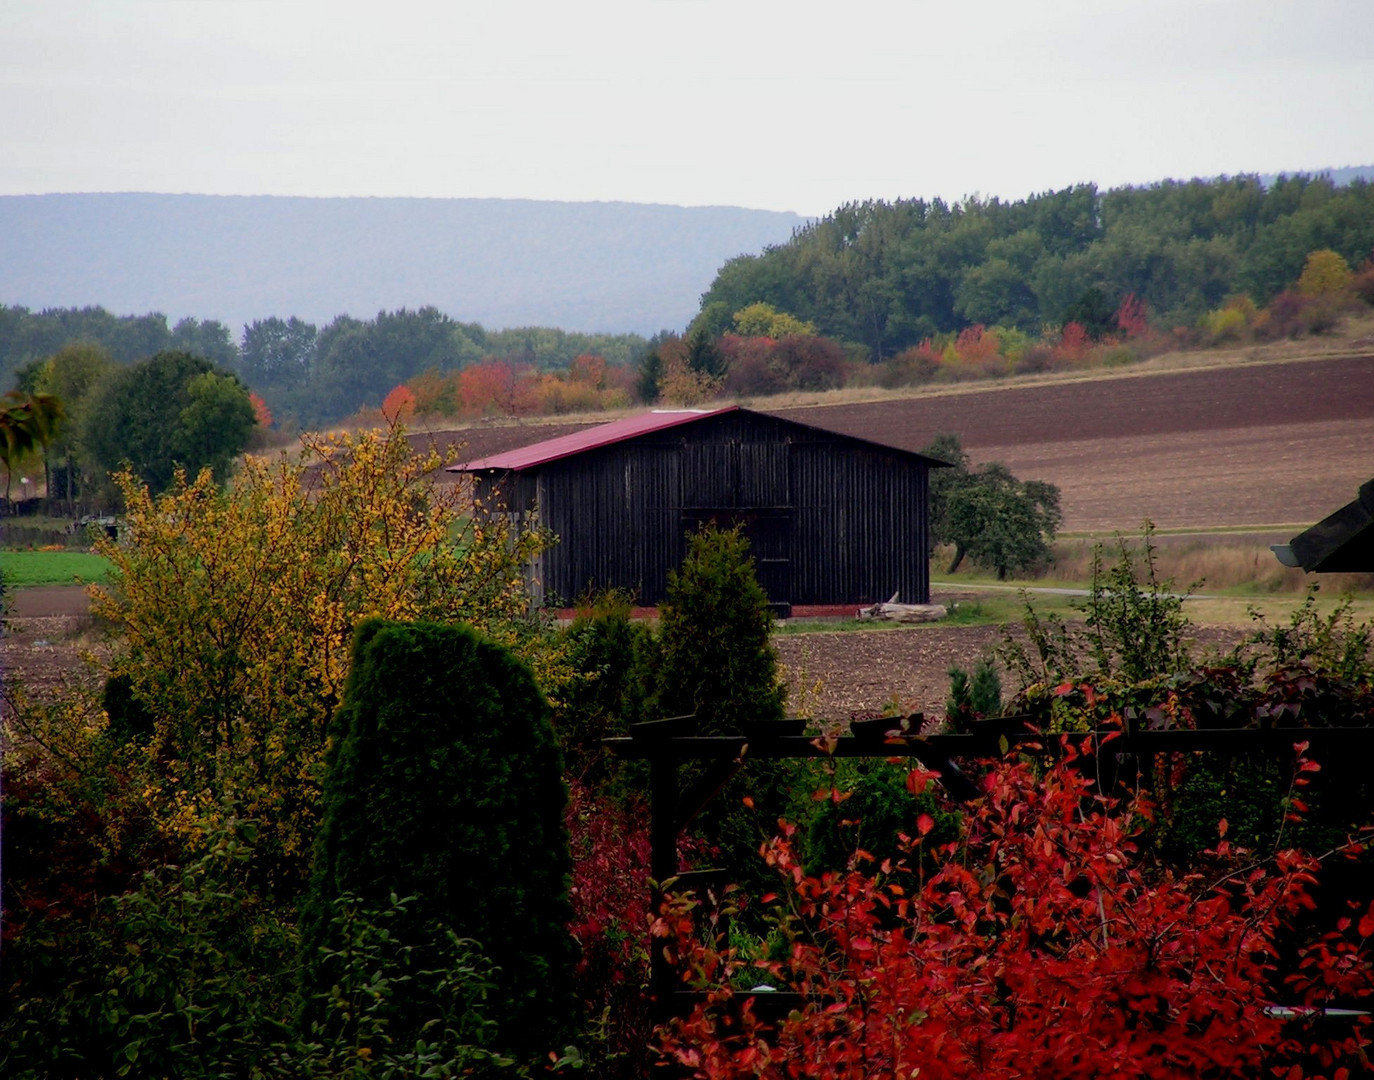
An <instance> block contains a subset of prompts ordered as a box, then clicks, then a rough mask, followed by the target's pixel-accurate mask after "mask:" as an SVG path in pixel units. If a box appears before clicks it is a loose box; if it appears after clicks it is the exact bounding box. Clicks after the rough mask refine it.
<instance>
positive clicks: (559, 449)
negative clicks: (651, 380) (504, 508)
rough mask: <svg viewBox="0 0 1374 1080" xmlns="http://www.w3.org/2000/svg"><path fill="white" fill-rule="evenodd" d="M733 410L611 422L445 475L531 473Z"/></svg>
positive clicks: (663, 412)
mask: <svg viewBox="0 0 1374 1080" xmlns="http://www.w3.org/2000/svg"><path fill="white" fill-rule="evenodd" d="M737 408H739V406H737V405H728V406H726V407H725V408H723V409H655V410H654V411H653V412H648V413H643V414H641V415H639V416H631V417H627V418H626V419H624V420H612V421H611V422H610V423H609V424H601V425H600V426H599V427H594V428H588V429H587V430H586V431H576V432H573V434H571V435H562V436H560V437H559V438H557V439H546V440H545V441H544V442H539V443H534V444H533V445H532V446H523V447H521V448H520V449H519V450H508V451H506V452H505V453H504V454H492V455H491V456H490V457H484V458H478V459H477V460H476V461H465V462H462V463H460V464H458V465H450V466H449V467H448V471H449V472H482V471H485V470H487V469H514V470H516V471H517V472H518V471H519V470H521V469H532V468H534V467H535V466H536V465H546V464H548V463H549V462H550V461H557V460H558V459H559V458H565V457H571V456H572V455H573V454H581V453H583V452H584V451H587V450H595V449H597V448H598V447H602V446H610V445H612V444H613V443H618V442H624V441H625V440H626V439H633V438H634V437H635V436H637V435H647V434H649V433H650V432H654V431H664V430H666V429H668V428H673V427H677V426H678V425H679V424H690V423H691V422H692V421H694V420H700V419H701V418H702V417H704V416H719V415H720V414H721V413H728V412H734V411H735V410H736V409H737Z"/></svg>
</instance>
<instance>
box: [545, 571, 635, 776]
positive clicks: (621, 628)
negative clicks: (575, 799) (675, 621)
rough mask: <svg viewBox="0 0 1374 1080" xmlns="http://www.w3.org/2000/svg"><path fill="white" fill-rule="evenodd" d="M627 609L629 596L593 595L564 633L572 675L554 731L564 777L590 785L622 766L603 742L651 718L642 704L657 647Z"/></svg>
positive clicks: (563, 692)
mask: <svg viewBox="0 0 1374 1080" xmlns="http://www.w3.org/2000/svg"><path fill="white" fill-rule="evenodd" d="M630 610H631V603H630V597H629V596H627V595H625V594H623V593H617V592H611V593H604V594H601V595H599V596H595V597H591V598H589V599H588V600H587V601H585V602H584V603H583V604H581V605H580V606H579V607H578V610H577V617H576V618H575V619H574V620H573V622H572V625H571V626H569V627H568V628H567V629H566V630H565V631H564V632H563V640H564V643H565V645H566V650H565V653H564V658H565V661H566V663H567V666H568V668H569V670H570V671H571V676H570V678H569V679H568V681H567V683H566V684H565V685H564V686H562V687H561V688H560V690H559V693H558V702H557V704H556V706H555V709H554V728H555V730H556V731H557V732H558V739H559V743H560V744H561V745H562V748H563V761H564V765H565V767H566V769H567V772H568V774H569V775H570V776H573V777H576V778H578V779H579V780H582V781H583V782H585V783H588V784H590V785H592V786H593V787H596V786H599V785H601V784H603V783H605V782H606V781H608V780H609V779H611V778H612V777H613V776H616V775H619V774H620V773H621V772H622V771H623V770H624V768H625V763H624V762H623V761H617V760H616V759H615V758H614V757H613V756H612V755H611V754H610V753H608V751H607V750H606V748H605V747H604V746H603V745H602V743H601V740H602V739H605V738H609V737H611V736H615V735H624V734H625V733H626V731H627V728H628V725H629V724H632V723H635V722H637V721H639V720H648V719H652V717H651V716H650V715H649V714H648V712H647V711H646V702H647V699H648V697H649V695H650V694H651V693H652V682H653V677H654V671H655V666H656V665H655V658H656V655H657V643H656V642H655V639H654V635H653V631H652V630H650V628H649V627H648V625H647V624H645V623H643V622H635V621H633V620H632V619H631V618H630Z"/></svg>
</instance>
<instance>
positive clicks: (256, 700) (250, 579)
mask: <svg viewBox="0 0 1374 1080" xmlns="http://www.w3.org/2000/svg"><path fill="white" fill-rule="evenodd" d="M442 464H443V462H442V461H441V460H440V458H439V456H438V455H437V454H436V453H433V452H431V453H429V454H417V453H415V452H413V450H412V447H411V445H410V443H409V441H408V440H407V439H406V437H405V433H404V430H403V429H402V428H401V427H399V426H395V425H393V426H392V427H391V428H389V429H381V430H374V431H365V432H362V433H359V434H356V435H354V434H343V435H336V436H306V437H304V438H303V439H302V452H301V454H300V456H299V458H298V459H296V460H291V459H289V458H288V457H287V456H286V455H281V456H279V457H277V458H275V459H272V460H268V459H259V458H251V457H250V458H248V459H247V460H246V461H245V462H244V465H243V467H242V469H241V470H240V473H239V475H238V476H237V477H236V479H235V481H234V482H233V484H232V486H230V487H228V488H227V489H223V490H222V489H220V488H218V487H217V486H216V485H215V483H214V480H213V478H212V476H211V475H210V473H209V472H208V471H207V472H203V473H201V474H200V475H199V476H198V477H196V478H195V479H194V480H190V479H188V478H187V477H185V476H184V475H181V476H178V478H177V481H176V483H175V484H174V485H173V487H172V488H171V490H169V491H168V492H166V493H165V494H163V495H160V496H157V497H154V496H152V495H150V493H149V491H148V489H147V487H146V486H144V485H143V484H141V483H140V482H139V481H138V480H137V479H136V478H135V477H134V476H133V475H132V474H131V473H128V472H124V473H121V474H118V475H117V476H116V477H115V482H116V483H117V484H118V486H119V489H120V492H121V493H122V495H123V498H124V503H125V506H126V508H127V509H126V513H125V517H124V523H125V528H124V530H123V533H122V535H121V537H120V539H119V540H118V541H105V542H103V543H102V544H101V545H100V546H99V551H100V553H101V554H103V555H105V556H106V557H107V558H108V559H109V560H110V561H111V563H112V564H113V572H112V574H111V578H110V582H111V583H110V584H109V585H108V586H107V587H93V589H92V596H93V609H94V611H95V613H96V614H97V615H98V616H100V617H103V618H104V619H106V620H108V621H109V622H110V623H111V624H113V626H114V627H115V629H116V631H117V633H118V638H119V641H120V647H119V650H118V652H117V654H116V656H115V658H114V659H113V660H112V661H111V674H112V675H122V676H124V677H125V678H126V679H127V680H128V682H129V685H130V687H131V689H132V692H133V696H134V698H135V699H136V701H137V702H138V704H139V705H140V706H141V707H142V708H143V709H144V710H146V712H147V714H148V715H149V717H150V719H151V725H152V732H151V734H150V736H149V738H148V740H147V743H146V758H147V766H148V770H147V775H148V780H147V784H148V788H147V795H148V798H149V802H150V806H151V808H152V809H153V811H154V813H155V816H156V817H157V818H158V820H159V821H160V823H161V825H162V827H163V828H164V829H167V830H168V831H169V832H171V833H175V834H179V835H180V836H181V838H182V839H183V840H185V839H187V838H189V837H190V836H191V835H193V834H194V833H195V832H197V831H199V830H200V829H202V828H204V827H205V826H206V824H207V823H213V822H216V821H218V820H220V819H222V818H223V817H225V816H234V817H247V818H252V819H255V820H256V821H258V822H259V824H260V828H261V829H262V831H261V832H260V833H259V845H258V847H259V851H260V852H263V854H264V855H265V856H267V857H268V858H269V859H270V860H274V861H276V862H277V863H278V872H280V873H284V874H285V875H286V876H287V877H288V878H297V875H300V874H302V873H303V872H304V870H305V868H306V864H307V863H308V859H309V854H310V844H311V838H312V836H313V833H314V827H315V822H316V815H317V808H318V803H319V790H320V787H319V785H320V780H321V773H322V770H323V763H324V756H325V750H326V743H327V737H328V731H329V723H330V719H331V717H332V715H333V713H334V710H335V708H336V707H337V705H338V703H339V699H340V697H341V695H342V692H343V686H344V681H345V679H346V677H347V675H348V664H349V658H350V641H351V637H352V633H353V628H354V627H355V626H356V625H357V624H358V623H359V622H361V621H362V620H363V619H366V618H369V617H372V616H381V617H383V618H387V619H400V620H408V619H428V620H433V621H441V622H465V623H469V624H471V625H473V626H476V627H477V628H479V629H481V630H483V631H485V632H486V633H487V634H489V635H490V636H492V637H494V638H496V639H498V640H501V641H503V642H505V643H507V644H510V645H513V646H515V647H516V648H517V649H518V650H520V651H522V652H523V653H524V654H525V655H526V657H527V659H529V660H531V662H532V663H533V664H534V666H535V668H536V670H537V671H538V670H540V669H541V668H545V669H548V668H550V667H556V666H557V661H556V658H555V657H553V656H552V655H551V654H549V653H547V651H544V650H543V646H542V645H541V639H540V637H539V635H537V634H533V633H531V632H530V630H531V625H530V616H529V611H528V596H527V588H526V580H525V567H526V565H527V563H528V561H529V560H530V559H531V558H532V557H533V556H534V555H535V554H537V553H538V551H539V550H541V549H542V548H543V547H544V546H545V545H546V544H547V543H548V539H549V538H548V536H547V534H546V533H545V532H543V531H541V530H539V529H538V528H537V527H533V526H518V527H517V526H512V525H511V524H510V523H509V522H508V521H507V519H505V518H504V517H503V516H502V515H489V516H484V515H481V514H478V513H474V509H475V508H474V507H472V506H471V505H470V504H465V503H464V499H463V495H462V492H461V489H460V488H459V486H458V485H456V484H444V483H438V482H436V473H437V472H438V470H439V468H440V466H441V465H442ZM282 884H287V885H288V887H289V883H288V882H283V883H282Z"/></svg>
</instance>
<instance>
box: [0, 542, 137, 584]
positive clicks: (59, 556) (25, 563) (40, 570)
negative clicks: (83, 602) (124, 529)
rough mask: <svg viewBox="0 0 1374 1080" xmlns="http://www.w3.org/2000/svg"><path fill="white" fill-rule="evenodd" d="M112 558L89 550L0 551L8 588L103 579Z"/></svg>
mask: <svg viewBox="0 0 1374 1080" xmlns="http://www.w3.org/2000/svg"><path fill="white" fill-rule="evenodd" d="M109 571H110V562H109V560H108V559H106V558H104V557H103V556H100V555H92V554H91V553H90V552H88V551H0V576H3V578H4V582H5V587H6V588H16V589H21V588H24V587H25V586H28V585H89V584H91V583H92V582H96V583H99V582H103V581H105V579H106V578H107V576H108V575H109Z"/></svg>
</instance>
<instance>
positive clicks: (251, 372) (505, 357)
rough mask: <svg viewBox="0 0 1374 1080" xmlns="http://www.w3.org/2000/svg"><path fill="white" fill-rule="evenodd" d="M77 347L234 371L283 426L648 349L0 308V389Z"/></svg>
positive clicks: (423, 315) (362, 322)
mask: <svg viewBox="0 0 1374 1080" xmlns="http://www.w3.org/2000/svg"><path fill="white" fill-rule="evenodd" d="M73 342H86V343H94V344H98V345H101V346H103V347H104V348H105V350H106V351H107V352H108V353H109V355H110V357H111V359H112V360H113V361H114V362H115V363H116V364H120V365H128V364H132V363H134V362H135V361H138V360H142V359H146V358H147V357H150V356H153V355H154V354H156V353H159V352H165V351H168V350H178V351H184V352H189V353H193V354H195V355H197V356H201V357H204V358H205V359H207V360H210V361H211V362H212V363H214V364H217V365H219V366H220V367H222V368H224V369H226V370H228V371H232V372H234V373H235V374H237V375H238V376H239V377H240V378H241V379H242V380H243V381H244V382H245V383H246V384H247V385H248V386H249V387H251V388H252V389H253V390H254V391H255V392H256V393H257V394H259V395H260V396H261V397H262V399H263V400H264V401H265V402H266V404H267V406H268V408H269V409H270V410H271V412H272V414H273V415H274V416H275V417H276V419H277V421H278V422H279V423H282V422H285V423H288V424H291V425H292V426H299V427H311V426H316V425H320V424H325V423H329V422H331V421H335V420H338V419H341V418H343V417H345V416H348V415H350V414H352V413H355V412H357V411H358V410H360V409H369V408H370V409H376V408H377V407H378V406H379V405H380V404H381V402H382V399H383V397H384V396H385V395H386V393H387V392H388V391H389V390H391V389H392V388H393V387H395V386H397V385H398V384H401V383H405V382H408V381H410V380H412V379H414V378H416V377H417V376H420V375H423V374H424V373H425V372H433V373H436V374H439V375H442V374H446V373H448V372H456V371H459V370H461V369H464V368H467V367H473V366H479V365H481V364H483V363H484V362H486V363H489V364H490V363H496V364H498V365H499V364H501V363H505V364H506V365H507V366H510V367H513V368H517V369H521V370H523V369H532V370H538V371H544V372H549V371H560V370H564V369H567V368H570V367H572V365H573V361H574V360H575V359H576V358H577V357H579V356H584V355H596V356H599V357H602V358H603V359H604V361H605V362H606V363H607V364H609V365H612V366H616V367H621V368H626V369H628V368H629V367H630V366H631V365H632V364H633V363H634V362H636V361H637V360H638V359H639V357H640V355H641V354H642V352H643V351H644V346H645V340H644V338H642V337H640V336H639V335H638V334H583V333H572V332H568V331H564V330H558V329H554V328H550V327H525V328H519V329H511V330H499V331H495V330H487V329H485V328H484V327H482V326H481V325H480V324H478V323H465V322H459V321H458V320H456V319H452V318H450V317H449V316H448V315H445V314H444V313H443V312H441V311H439V310H438V309H437V308H433V307H422V308H419V309H416V310H409V309H405V308H402V309H400V310H397V311H382V312H379V313H378V314H377V316H376V317H375V318H373V319H356V318H353V317H351V316H348V315H340V316H338V317H337V318H336V319H334V320H333V322H331V323H329V324H328V325H327V326H324V327H317V326H315V325H314V324H313V323H308V322H304V321H302V320H301V319H297V318H294V317H293V318H286V319H282V318H277V317H272V318H268V319H259V320H256V321H254V322H252V323H250V324H248V325H247V326H245V327H244V328H243V332H242V334H241V335H240V336H239V337H238V338H237V339H235V338H234V336H233V335H232V332H231V331H230V329H229V328H228V327H227V326H225V325H224V324H223V323H221V322H218V321H217V320H214V319H205V320H199V319H193V318H187V319H182V320H180V321H179V322H177V323H176V324H175V325H172V326H169V325H168V321H167V318H166V317H165V316H164V315H161V314H159V313H152V314H148V315H123V316H121V315H115V314H112V313H111V312H109V311H106V310H105V309H104V308H101V307H86V308H54V309H49V310H46V311H41V312H35V311H29V310H28V309H26V308H23V307H18V306H14V307H7V306H5V305H2V304H0V383H4V384H7V385H14V386H18V387H19V388H20V389H32V387H30V386H28V383H30V382H32V380H33V378H34V377H35V375H36V373H37V372H38V371H39V370H40V369H41V367H42V366H43V364H44V363H45V361H46V360H47V358H48V357H51V356H53V355H55V354H56V353H57V352H58V351H60V350H61V349H62V348H63V346H65V345H68V344H71V343H73Z"/></svg>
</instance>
